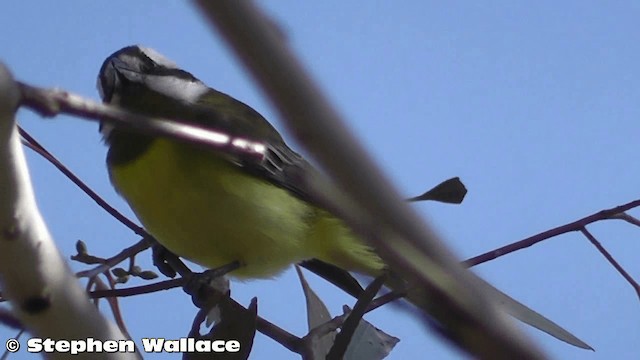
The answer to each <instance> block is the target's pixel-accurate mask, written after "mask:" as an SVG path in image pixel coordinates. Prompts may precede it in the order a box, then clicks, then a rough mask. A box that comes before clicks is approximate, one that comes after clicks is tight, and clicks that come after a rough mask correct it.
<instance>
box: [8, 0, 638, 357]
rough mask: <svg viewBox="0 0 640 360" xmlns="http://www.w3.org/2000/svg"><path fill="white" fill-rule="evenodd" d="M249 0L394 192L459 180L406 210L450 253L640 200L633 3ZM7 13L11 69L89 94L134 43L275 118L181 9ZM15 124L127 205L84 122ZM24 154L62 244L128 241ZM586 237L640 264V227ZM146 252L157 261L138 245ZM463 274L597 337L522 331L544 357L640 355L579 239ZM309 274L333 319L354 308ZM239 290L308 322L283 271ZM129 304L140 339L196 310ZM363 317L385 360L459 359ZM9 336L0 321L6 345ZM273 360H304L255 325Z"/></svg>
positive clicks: (621, 290) (184, 324) (224, 52)
mask: <svg viewBox="0 0 640 360" xmlns="http://www.w3.org/2000/svg"><path fill="white" fill-rule="evenodd" d="M258 3H259V4H260V5H261V6H263V7H264V8H265V9H266V10H267V11H268V13H269V14H271V15H272V16H273V18H274V19H275V20H276V21H277V22H278V23H279V24H280V26H281V28H282V30H283V32H284V33H285V34H286V36H287V37H288V39H289V41H290V43H291V45H292V47H293V49H294V50H295V51H296V53H297V54H298V55H299V56H300V58H301V59H302V61H303V62H304V63H305V64H306V66H307V68H308V69H309V70H310V72H311V73H312V74H313V76H314V77H315V79H316V80H317V81H318V83H319V84H320V85H321V87H322V88H323V89H324V90H325V91H326V93H327V94H328V96H329V97H330V99H331V100H332V101H333V102H334V103H335V105H336V106H337V107H338V109H339V110H340V112H341V113H342V114H343V115H344V116H345V118H346V119H347V120H348V124H349V126H350V127H351V128H352V129H353V131H354V132H355V133H357V134H358V136H359V138H360V139H361V141H362V142H363V143H364V144H365V145H366V147H367V148H368V149H369V150H370V151H371V153H372V154H373V155H374V156H375V157H376V159H377V160H378V163H379V165H380V166H381V167H383V168H384V169H385V170H386V171H387V172H388V174H389V176H390V177H391V178H392V179H393V180H394V181H395V182H396V184H397V186H398V188H399V189H400V191H401V192H402V193H403V194H406V195H407V196H409V195H415V194H418V193H420V192H421V191H423V190H424V189H426V188H428V187H430V186H431V185H433V184H436V183H438V182H439V181H441V180H444V179H446V178H449V177H452V176H460V177H461V178H462V180H463V181H464V182H465V183H466V185H467V187H468V189H469V194H468V197H467V199H466V200H465V202H464V204H463V205H461V206H450V205H441V204H417V205H415V206H416V208H417V209H418V210H419V211H420V212H421V213H422V214H423V215H424V217H425V220H426V221H428V222H430V223H431V224H432V225H433V226H435V227H436V229H437V231H438V232H439V233H440V234H441V235H442V236H443V238H444V239H445V240H446V241H447V243H448V244H449V245H450V246H451V247H452V248H453V249H454V251H455V252H456V253H457V254H458V255H459V256H460V258H461V259H464V258H467V257H471V256H474V255H477V254H479V253H481V252H484V251H487V250H490V249H493V248H495V247H499V246H502V245H504V244H507V243H510V242H513V241H516V240H519V239H521V238H524V237H527V236H530V235H533V234H535V233H538V232H541V231H544V230H547V229H549V228H552V227H555V226H558V225H561V224H564V223H566V222H570V221H573V220H576V219H578V218H580V217H583V216H585V215H588V214H591V213H593V212H596V211H598V210H600V209H604V208H609V207H613V206H616V205H619V204H622V203H625V202H628V201H630V200H633V199H636V198H638V197H639V194H640V191H639V190H638V186H637V181H638V175H639V174H640V171H639V166H638V162H637V158H638V143H637V139H638V134H640V121H638V119H639V118H640V108H639V106H638V103H639V102H638V99H640V87H638V84H640V71H638V64H640V45H639V43H638V41H637V39H638V35H640V34H639V30H638V26H637V19H638V18H640V6H639V5H638V4H636V3H633V2H608V3H606V5H605V3H604V2H595V1H565V2H561V3H558V2H551V1H540V2H535V4H534V3H525V2H510V1H502V2H500V1H494V2H483V3H482V4H479V3H477V2H471V1H458V2H446V3H444V2H443V3H442V4H435V2H434V3H432V2H423V1H405V2H402V3H400V2H394V1H387V2H376V4H375V5H373V3H371V4H370V5H368V6H363V3H362V2H343V1H323V2H300V1H259V2H258ZM0 21H1V22H2V24H3V28H4V29H5V31H4V32H3V34H4V35H3V36H2V37H0V59H1V60H2V61H3V62H5V63H6V64H7V65H8V66H9V68H10V69H11V70H12V71H13V73H14V75H15V76H16V77H17V78H18V79H20V80H22V81H26V82H29V83H31V84H34V85H40V86H46V87H54V86H56V87H62V88H65V89H68V90H71V91H74V92H77V93H79V94H82V95H85V96H87V97H90V98H94V99H97V98H98V94H97V91H96V89H95V79H96V75H97V72H98V69H99V67H100V65H101V63H102V61H103V60H104V58H105V57H106V56H108V55H109V54H110V53H112V52H113V51H115V50H117V49H119V48H121V47H123V46H126V45H130V44H144V45H147V46H151V47H153V48H155V49H157V50H158V51H160V52H161V53H163V54H165V55H167V56H168V57H169V58H171V59H173V60H175V61H176V62H177V63H178V64H180V65H181V67H183V68H184V69H187V70H189V71H190V72H192V73H194V74H195V75H196V76H198V77H199V78H200V79H202V80H203V81H205V82H206V83H207V84H209V85H210V86H212V87H215V88H217V89H219V90H221V91H224V92H226V93H228V94H231V95H233V96H234V97H236V98H238V99H240V100H242V101H244V102H246V103H248V104H250V105H251V106H253V107H254V108H255V109H257V110H258V111H260V112H261V113H262V114H263V115H265V116H266V117H267V118H268V119H270V120H271V121H272V122H273V123H274V124H275V125H276V126H277V127H279V128H280V129H282V127H281V126H280V125H279V122H278V121H279V120H278V117H277V115H276V113H275V111H274V109H273V108H272V107H271V106H270V104H269V103H268V102H267V101H266V100H265V98H264V97H263V96H262V94H261V92H260V90H259V89H257V88H256V86H255V85H254V84H253V83H252V81H251V79H250V78H249V77H248V76H247V74H246V72H245V71H244V70H243V69H242V68H241V67H240V66H239V65H238V64H237V62H236V60H235V58H234V57H233V54H231V53H230V52H229V51H228V49H227V48H226V47H225V46H224V44H223V43H222V42H221V39H220V38H219V37H218V36H217V35H216V34H212V32H211V31H210V30H209V28H208V26H207V25H206V23H205V22H203V21H202V19H201V18H200V17H199V15H198V14H197V12H196V11H195V10H194V9H193V8H192V7H190V6H189V3H188V2H178V1H173V2H168V1H167V2H162V3H161V4H155V3H154V5H151V4H150V3H149V2H129V1H92V2H78V1H68V0H61V1H56V2H46V1H30V0H24V1H20V2H18V1H16V2H12V3H11V5H10V6H9V5H6V6H4V8H3V11H2V12H0ZM20 124H21V125H22V126H23V127H24V128H25V129H27V130H28V131H29V132H31V133H32V135H34V136H35V137H36V138H37V139H38V140H39V141H41V142H42V143H43V144H44V145H45V146H46V147H47V148H48V149H49V150H50V151H52V152H53V153H54V154H56V155H57V156H58V157H59V158H60V159H61V160H62V161H63V162H64V163H65V164H67V165H68V166H69V167H70V168H71V169H72V170H74V171H75V172H76V174H78V175H79V176H80V177H81V178H82V179H84V180H85V181H86V182H87V183H88V184H89V185H90V186H92V187H93V188H94V189H95V190H96V191H98V192H99V193H100V194H102V195H103V196H104V197H105V198H106V199H107V200H109V201H110V202H111V203H112V204H114V205H115V206H116V207H118V208H119V209H121V210H123V211H125V212H126V213H127V214H131V212H130V211H129V210H128V208H127V206H126V204H125V203H124V202H123V201H122V200H121V199H119V198H118V196H117V195H116V194H115V192H114V191H113V190H112V188H111V186H110V184H109V181H108V178H107V175H106V170H105V166H104V156H105V153H106V148H105V147H104V145H103V144H102V143H101V140H100V136H99V134H98V131H97V125H96V124H95V123H91V122H85V121H82V120H78V119H74V118H69V117H58V118H56V119H54V120H43V119H41V118H40V117H38V116H37V115H34V114H33V113H31V112H28V111H21V112H20ZM293 145H294V147H297V148H299V146H295V145H296V144H293ZM27 154H28V161H29V165H30V168H31V171H32V177H33V182H34V186H35V190H36V194H37V197H38V202H39V205H40V207H41V211H42V213H43V215H44V216H45V219H46V220H47V222H48V225H49V227H50V230H51V231H52V233H53V235H54V237H55V238H56V240H57V241H58V244H59V247H60V250H61V251H62V252H64V253H65V254H66V255H67V256H69V255H71V254H72V253H73V252H74V245H73V244H74V242H75V241H76V240H78V239H82V240H84V241H86V242H87V243H88V245H89V249H90V251H91V252H92V253H94V254H96V255H103V256H109V255H110V254H114V253H116V252H117V251H119V250H120V249H121V248H123V247H125V246H127V245H130V244H132V243H133V242H134V241H137V238H136V237H135V236H134V235H133V234H131V233H130V232H129V231H127V230H126V229H125V228H123V227H122V226H121V225H119V224H118V223H117V222H116V221H115V220H113V219H112V218H110V217H109V216H108V215H106V214H105V213H104V212H103V211H102V210H101V209H99V208H98V207H97V206H95V205H94V204H93V203H92V202H91V201H90V200H89V199H88V198H87V197H86V196H84V195H83V194H81V193H80V192H79V191H78V190H77V189H76V188H75V187H74V186H73V185H72V184H71V183H70V182H69V181H67V180H66V179H65V178H63V176H62V175H60V174H59V173H58V172H57V171H56V170H55V169H54V168H53V167H52V166H50V165H49V164H47V163H46V162H45V161H44V160H42V159H40V158H39V157H37V156H35V155H34V154H32V153H30V152H28V153H27ZM631 213H632V214H635V215H636V216H638V215H640V213H639V212H638V211H635V212H631ZM589 229H590V230H591V231H592V232H593V233H594V235H595V236H596V237H598V239H600V240H601V241H602V243H603V244H604V246H605V247H607V249H608V250H609V251H610V252H612V254H613V255H614V256H615V257H616V258H617V259H618V260H619V261H620V262H621V264H622V265H623V266H626V267H627V269H628V270H629V271H630V273H631V274H632V275H635V276H636V277H637V276H638V275H639V274H640V267H639V266H638V265H637V264H638V261H637V259H638V254H639V253H640V242H638V241H637V239H638V237H639V236H640V229H638V228H634V227H632V226H631V225H628V224H626V223H623V222H620V221H608V222H605V223H598V224H594V225H591V226H590V227H589ZM139 261H140V262H141V263H142V264H148V263H149V262H148V255H142V256H140V257H139ZM73 267H74V269H82V268H83V267H81V266H78V265H75V264H73ZM474 270H475V271H476V272H477V273H479V274H480V275H482V276H483V277H484V278H485V279H487V280H489V281H490V282H492V283H493V284H494V285H496V286H498V287H499V288H501V289H502V290H504V291H505V292H507V293H509V294H510V295H512V296H513V297H515V298H517V299H519V300H520V301H522V302H524V303H525V304H527V305H529V306H531V307H533V308H535V309H536V310H538V311H539V312H541V313H543V314H544V315H546V316H548V317H550V318H551V319H553V320H554V321H556V322H558V323H559V324H561V325H563V326H565V327H566V328H567V329H569V330H571V331H572V332H574V334H575V335H577V336H579V337H581V338H582V339H583V340H585V341H587V342H588V343H589V344H590V345H592V346H593V347H594V348H595V349H596V352H594V353H593V352H588V351H584V350H579V349H575V348H573V347H571V346H569V345H566V344H564V343H561V342H559V341H557V340H555V339H553V338H550V337H548V336H546V335H544V334H541V333H539V332H537V331H535V330H529V329H525V331H527V333H529V334H530V335H531V336H532V338H533V339H534V340H535V341H536V342H537V343H538V344H540V346H542V347H543V348H544V349H545V350H546V351H547V352H548V353H549V354H551V355H552V356H554V357H556V358H562V359H572V358H581V359H599V358H630V357H631V356H632V354H634V353H637V350H636V351H635V352H634V351H633V349H634V348H636V344H637V343H638V342H640V326H639V325H638V324H640V313H639V312H638V298H637V296H636V295H635V294H634V292H633V291H632V289H631V288H630V286H628V285H627V284H626V283H625V282H624V281H623V280H622V278H621V277H620V276H619V275H618V274H617V273H616V272H615V271H614V270H613V269H612V268H611V266H609V265H608V264H607V263H606V261H605V260H604V259H603V258H602V256H601V255H600V254H598V253H597V252H596V250H595V249H593V247H592V246H591V245H589V244H588V242H587V241H586V239H584V238H583V237H582V236H581V235H580V234H578V233H572V234H566V235H563V236H561V237H557V238H554V239H551V240H548V241H546V242H544V243H542V244H539V245H536V246H534V247H532V248H529V249H526V250H524V251H521V252H518V253H516V254H512V255H509V256H506V257H503V258H500V259H498V260H495V261H493V262H491V263H489V264H484V265H481V266H479V267H477V268H475V269H474ZM309 277H310V278H312V277H311V276H309ZM311 280H312V286H314V288H315V289H316V291H317V292H318V293H319V294H320V296H322V297H323V298H325V299H326V301H327V303H328V305H329V306H330V309H331V310H332V311H333V312H334V313H338V312H339V311H340V308H341V306H342V304H345V303H351V300H350V299H349V298H348V297H346V296H344V295H342V294H340V292H339V291H338V290H335V289H334V288H333V287H332V286H330V285H327V284H325V283H323V282H322V281H317V280H315V279H311ZM232 291H233V294H234V297H235V298H236V299H238V300H239V301H240V302H242V303H244V304H247V303H248V301H249V299H250V298H251V297H253V296H257V297H258V299H259V312H260V314H261V315H262V316H264V317H265V318H267V319H270V320H271V321H273V322H274V323H276V324H278V325H280V326H282V327H284V328H285V329H287V330H289V331H292V332H294V333H296V334H298V335H303V334H304V330H305V324H306V321H305V315H304V299H303V297H302V292H301V290H300V285H299V283H298V281H297V280H296V277H295V274H294V273H293V272H288V273H286V274H284V275H283V276H280V277H279V278H278V279H276V280H269V281H249V282H246V283H237V284H234V286H233V289H232ZM121 306H122V308H123V309H124V317H125V320H126V321H127V323H128V325H129V330H130V332H131V333H132V335H133V336H134V338H136V339H139V338H142V337H153V336H157V337H165V338H178V337H180V336H184V335H185V334H186V333H187V332H188V329H189V326H190V323H191V319H192V318H193V315H194V314H195V309H194V308H193V306H192V304H191V302H190V299H189V298H187V297H186V296H185V295H184V294H183V293H181V292H180V291H178V290H175V291H170V292H165V293H162V294H157V295H146V296H139V297H136V298H127V299H123V300H122V301H121ZM367 319H368V320H369V321H371V322H372V323H373V324H375V325H376V326H378V327H380V328H382V329H383V330H385V331H387V332H388V333H390V334H392V335H395V336H397V337H399V338H401V342H400V343H399V344H398V345H397V347H396V349H395V350H394V352H393V353H392V355H391V356H390V358H391V359H406V358H422V357H425V356H428V357H430V358H440V359H456V358H459V357H460V353H458V352H456V351H455V350H452V349H451V348H450V347H448V346H446V345H443V344H441V343H440V342H439V341H437V340H434V337H433V336H432V335H431V334H429V333H428V332H427V331H425V330H423V328H422V326H421V325H420V324H419V323H417V322H416V321H414V320H413V319H411V318H410V317H408V316H407V315H405V314H404V313H401V312H399V311H397V310H394V309H383V310H381V311H376V312H374V313H372V314H370V315H368V316H367ZM11 335H12V332H9V331H7V330H6V329H0V336H2V337H3V338H6V337H9V336H11ZM267 357H268V358H280V359H287V358H292V359H293V358H297V357H296V356H294V355H292V354H291V353H289V352H288V351H287V350H285V349H284V348H282V347H280V346H279V345H278V344H275V343H273V342H272V341H270V340H267V339H265V338H264V337H259V338H258V339H257V340H256V344H255V350H254V353H253V358H256V359H257V358H267ZM13 358H15V359H21V358H29V357H28V356H27V355H26V354H25V353H19V354H17V355H14V357H13ZM148 358H154V357H151V356H148ZM155 358H160V356H156V357H155Z"/></svg>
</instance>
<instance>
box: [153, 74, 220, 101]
mask: <svg viewBox="0 0 640 360" xmlns="http://www.w3.org/2000/svg"><path fill="white" fill-rule="evenodd" d="M144 81H145V85H147V86H148V87H149V88H150V89H152V90H154V91H156V92H159V93H161V94H164V95H167V96H169V97H171V98H174V99H180V100H183V101H186V102H189V103H195V102H196V101H197V100H198V99H199V98H200V97H201V96H202V95H204V94H205V93H206V92H207V91H209V88H208V87H207V86H206V85H205V84H203V83H202V82H200V81H189V80H185V79H181V78H177V77H173V76H159V75H147V76H145V79H144Z"/></svg>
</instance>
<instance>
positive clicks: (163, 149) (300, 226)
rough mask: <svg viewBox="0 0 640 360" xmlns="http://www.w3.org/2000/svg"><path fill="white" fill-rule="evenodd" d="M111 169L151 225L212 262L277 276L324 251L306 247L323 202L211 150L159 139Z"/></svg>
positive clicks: (158, 234)
mask: <svg viewBox="0 0 640 360" xmlns="http://www.w3.org/2000/svg"><path fill="white" fill-rule="evenodd" d="M110 175H111V181H112V183H113V184H114V186H115V188H116V189H117V190H118V192H119V193H120V194H121V195H122V196H124V198H125V199H126V200H127V202H128V203H129V205H130V206H131V208H132V209H133V211H134V212H135V214H136V215H137V216H138V218H139V219H140V221H141V222H142V224H143V225H144V227H145V228H146V229H147V231H149V232H150V233H151V234H152V235H153V236H154V237H155V238H156V239H157V240H158V241H159V242H160V243H161V244H162V245H163V246H165V247H166V248H167V249H169V250H170V251H172V252H174V253H175V254H177V255H180V256H182V257H185V258H187V259H189V260H191V261H194V262H196V263H198V264H201V265H203V266H205V267H209V268H215V267H218V266H222V265H226V264H228V263H231V262H233V261H240V263H241V264H242V267H241V268H240V269H238V270H236V271H234V275H236V276H239V277H271V276H274V275H276V274H277V273H278V272H280V271H282V270H283V269H285V268H286V267H287V266H288V265H290V264H291V263H294V262H298V261H301V260H304V259H308V258H311V257H316V255H318V254H317V251H316V250H315V247H314V246H309V244H308V243H307V244H306V245H307V246H305V239H307V238H308V235H309V234H308V233H309V231H310V229H311V226H310V224H309V221H308V220H310V219H312V218H313V217H314V213H315V212H316V211H318V210H317V209H316V208H314V207H311V206H309V205H307V204H306V203H305V202H303V201H301V200H299V199H298V198H296V197H294V196H292V195H291V194H289V193H288V192H287V191H286V190H283V189H281V188H279V187H276V186H274V185H272V184H270V183H268V182H266V181H262V180H259V179H256V178H255V177H251V176H249V175H247V174H246V173H244V172H242V171H241V170H240V169H238V168H237V167H235V166H233V165H231V164H229V163H227V162H226V161H224V160H222V159H220V158H217V157H215V156H212V155H211V154H203V153H202V152H201V151H197V150H194V149H192V148H190V147H188V146H185V145H182V144H176V143H174V142H170V141H167V140H162V139H159V140H156V141H154V142H153V144H152V145H151V148H149V149H148V150H147V151H146V152H145V153H144V154H143V155H142V156H141V157H139V158H137V159H136V160H134V161H132V162H129V163H127V164H125V165H118V166H115V167H113V168H111V169H110Z"/></svg>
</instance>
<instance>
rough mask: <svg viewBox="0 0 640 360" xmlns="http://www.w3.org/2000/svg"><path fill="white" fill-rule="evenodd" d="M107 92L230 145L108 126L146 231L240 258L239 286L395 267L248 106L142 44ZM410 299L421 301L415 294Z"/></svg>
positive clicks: (185, 247)
mask: <svg viewBox="0 0 640 360" xmlns="http://www.w3.org/2000/svg"><path fill="white" fill-rule="evenodd" d="M97 87H98V91H99V93H100V97H101V98H102V101H103V102H104V103H107V104H110V105H115V106H118V107H120V108H123V109H126V110H128V111H130V112H133V113H137V114H140V115H145V116H148V117H152V118H161V119H168V120H171V121H174V122H177V123H181V124H186V125H190V126H193V127H196V128H202V129H206V130H213V131H217V132H219V133H220V134H222V136H223V137H224V139H226V142H225V144H231V145H230V146H220V147H219V148H215V149H211V150H206V149H203V148H202V147H199V146H196V145H194V144H190V143H188V142H184V141H178V140H176V139H171V138H168V137H159V136H156V135H151V134H146V133H143V132H140V131H135V130H132V129H131V128H128V127H122V126H114V125H112V124H107V123H102V124H101V132H102V134H103V137H104V140H105V143H106V144H107V146H108V152H107V158H106V163H107V168H108V173H109V178H110V181H111V183H112V184H113V186H114V188H115V189H116V191H117V192H118V193H119V194H120V195H121V196H122V197H123V198H124V199H125V200H126V202H127V203H128V204H129V206H130V207H131V209H132V210H133V212H134V213H135V215H136V216H137V217H138V219H139V220H140V221H141V223H142V224H143V226H144V227H145V229H146V230H147V231H148V232H149V233H150V234H151V235H153V237H154V238H155V239H156V240H157V241H158V242H159V243H160V244H161V245H162V246H164V247H165V248H166V249H168V250H170V251H171V252H172V253H175V254H176V255H178V256H181V257H183V258H186V259H188V260H190V261H192V262H195V263H197V264H200V265H202V266H204V267H207V268H217V267H221V266H225V265H228V264H230V263H233V262H237V263H238V264H239V266H238V268H237V269H235V270H233V271H232V272H231V273H230V274H229V276H231V277H234V278H237V279H240V280H243V279H256V278H258V279H260V278H262V279H266V278H273V277H275V276H277V275H278V274H280V273H281V272H282V271H284V270H285V269H287V268H288V267H290V266H291V265H292V264H295V263H299V262H303V261H309V260H314V261H319V262H321V263H325V264H329V265H330V266H334V267H337V268H339V269H344V270H347V271H350V272H356V273H360V274H364V275H369V276H373V277H375V276H378V275H380V274H383V273H384V272H385V271H386V270H387V267H386V265H385V263H384V261H383V260H382V259H381V258H380V257H379V256H378V255H377V254H376V252H375V249H373V248H372V247H370V246H369V245H367V244H366V243H365V242H363V241H362V240H361V239H360V238H359V237H358V236H357V235H356V234H354V232H352V231H351V229H350V228H349V227H348V226H347V225H346V224H345V223H344V222H343V221H342V220H341V219H340V218H339V217H337V216H335V215H334V214H332V212H331V211H330V210H328V209H325V208H323V206H321V205H320V204H321V202H319V201H317V199H314V197H313V195H312V194H311V192H310V191H309V190H308V189H307V188H306V187H305V184H304V183H303V182H301V181H299V179H300V176H299V174H310V173H313V172H314V171H316V170H315V168H314V167H313V165H311V164H310V163H309V162H308V161H307V160H306V159H305V158H304V157H303V156H301V155H300V154H298V153H296V152H295V151H294V150H292V149H291V148H290V147H289V146H288V145H287V144H286V143H285V141H284V139H283V138H282V136H281V135H280V133H279V132H278V131H277V130H276V129H275V128H274V127H273V126H272V125H271V124H270V123H269V122H268V121H267V120H266V119H265V118H264V117H263V116H262V115H260V113H258V112H257V111H256V110H254V109H253V108H251V107H250V106H248V105H247V104H245V103H243V102H241V101H239V100H237V99H235V98H233V97H231V96H229V95H227V94H225V93H223V92H220V91H218V90H215V89H213V88H211V87H209V86H207V85H206V84H204V83H203V82H202V81H200V80H199V79H198V78H196V77H195V76H194V75H192V74H191V73H189V72H187V71H185V70H183V69H181V68H179V67H178V65H177V64H176V63H175V62H173V61H171V60H169V59H168V58H166V57H165V56H164V55H162V54H160V53H159V52H157V51H155V50H154V49H152V48H149V47H144V46H140V45H131V46H126V47H124V48H122V49H120V50H118V51H116V52H114V53H113V54H111V55H109V56H108V57H107V58H106V59H105V60H104V62H103V64H102V66H101V68H100V71H99V75H98V81H97ZM158 121H167V120H158ZM415 199H418V198H415ZM421 199H422V198H421ZM483 284H486V287H487V288H488V289H489V290H490V293H492V294H495V295H496V298H497V299H498V300H499V301H498V302H499V304H501V305H502V306H503V307H504V308H505V311H507V312H509V313H510V314H512V315H513V316H515V317H516V318H518V319H520V320H522V321H524V322H526V323H528V324H530V325H532V326H534V327H537V328H539V329H541V330H543V331H545V332H547V333H549V334H551V335H552V336H555V337H558V338H559V339H561V340H563V341H569V342H570V343H573V344H574V345H576V344H584V343H583V342H582V341H581V340H579V339H577V338H575V337H573V335H571V334H570V333H568V332H567V331H566V330H564V329H562V328H560V327H559V326H558V325H556V324H555V323H553V322H551V321H550V320H548V319H546V318H544V317H543V316H542V315H540V314H538V313H537V312H535V311H534V310H531V309H529V308H528V307H526V306H525V305H523V304H520V303H519V302H517V301H516V300H514V299H512V298H511V297H509V296H508V295H506V294H504V293H502V292H500V291H499V290H497V289H495V288H493V287H492V286H491V285H489V284H488V283H483ZM407 298H408V299H409V301H411V296H410V293H409V295H408V296H407ZM567 339H570V340H567ZM574 339H575V340H574ZM584 345H585V346H587V347H588V345H586V344H584ZM576 346H580V347H582V346H581V345H576ZM585 348H586V347H585Z"/></svg>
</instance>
